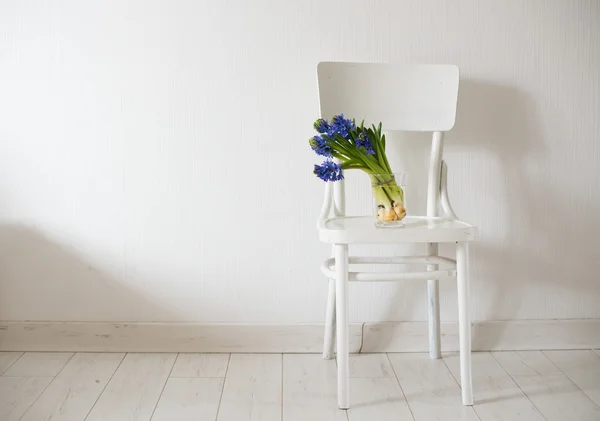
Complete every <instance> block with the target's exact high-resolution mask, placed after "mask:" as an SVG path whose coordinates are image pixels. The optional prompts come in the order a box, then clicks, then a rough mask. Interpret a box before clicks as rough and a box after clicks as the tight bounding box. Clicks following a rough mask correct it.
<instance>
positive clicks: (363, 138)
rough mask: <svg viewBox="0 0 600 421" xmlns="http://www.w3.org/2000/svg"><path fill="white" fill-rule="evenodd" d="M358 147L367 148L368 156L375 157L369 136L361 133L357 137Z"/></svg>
mask: <svg viewBox="0 0 600 421" xmlns="http://www.w3.org/2000/svg"><path fill="white" fill-rule="evenodd" d="M356 146H358V147H359V148H365V150H366V152H367V155H375V151H374V150H373V144H372V143H371V139H369V135H367V134H366V133H365V132H361V133H360V134H359V135H358V136H357V137H356Z"/></svg>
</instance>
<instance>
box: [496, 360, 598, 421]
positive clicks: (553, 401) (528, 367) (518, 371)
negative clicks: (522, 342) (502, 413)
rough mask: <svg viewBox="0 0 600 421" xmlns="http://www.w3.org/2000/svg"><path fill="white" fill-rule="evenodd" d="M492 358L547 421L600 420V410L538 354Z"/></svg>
mask: <svg viewBox="0 0 600 421" xmlns="http://www.w3.org/2000/svg"><path fill="white" fill-rule="evenodd" d="M493 356H494V358H496V360H497V361H498V362H499V363H500V365H502V367H503V368H504V369H505V370H506V372H507V373H508V374H509V375H510V376H511V377H512V378H513V380H514V381H515V382H516V383H517V384H518V385H519V387H520V388H521V390H523V392H525V394H526V395H527V396H528V397H529V399H530V400H531V401H532V402H533V404H534V405H535V406H536V408H537V409H538V410H539V411H540V412H541V414H542V415H543V416H544V418H545V419H546V421H564V420H569V419H571V420H577V421H598V420H600V408H598V406H597V405H596V404H595V403H594V402H592V400H591V399H589V398H588V397H587V395H586V394H585V393H583V392H582V391H581V389H579V388H578V387H577V386H576V385H575V384H574V383H573V382H572V381H571V379H569V378H568V377H567V376H566V375H565V374H563V373H562V372H561V371H560V370H559V369H558V368H557V367H556V366H555V365H554V364H553V363H552V362H551V361H550V360H549V359H548V358H547V357H546V356H545V355H544V354H542V353H541V352H540V351H521V352H495V353H493Z"/></svg>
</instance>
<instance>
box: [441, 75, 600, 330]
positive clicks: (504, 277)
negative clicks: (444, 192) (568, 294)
mask: <svg viewBox="0 0 600 421" xmlns="http://www.w3.org/2000/svg"><path fill="white" fill-rule="evenodd" d="M550 126H552V125H550ZM543 135H544V134H543V133H542V131H541V128H540V122H539V119H538V117H537V115H536V109H535V107H534V105H533V103H532V101H531V100H530V99H529V98H528V97H527V96H526V95H525V94H524V93H521V92H519V91H517V90H515V89H514V88H511V87H507V86H500V85H494V84H489V83H484V82H480V81H475V80H466V81H464V82H463V81H461V90H460V96H459V108H458V117H457V125H456V127H455V129H454V130H453V131H452V132H451V140H449V142H448V143H449V144H450V143H451V144H453V145H459V146H464V147H465V149H467V150H468V151H478V150H483V151H484V152H485V153H486V155H488V156H489V157H491V159H496V160H497V164H498V167H499V169H500V170H501V171H502V174H503V175H504V177H505V179H504V180H505V182H504V191H501V190H498V192H499V194H498V195H494V194H493V193H489V192H476V191H473V193H472V194H477V195H480V196H481V197H485V198H486V200H489V201H492V202H493V205H494V206H497V207H498V210H499V213H500V214H501V215H502V217H501V218H497V219H498V220H501V221H502V227H501V229H500V230H498V232H501V233H502V236H503V238H495V239H491V240H492V241H489V240H486V233H485V232H482V233H481V234H482V236H481V239H482V241H480V242H477V243H476V244H474V246H473V247H472V265H473V269H474V271H473V272H474V274H475V276H476V277H478V278H481V279H473V281H472V285H473V293H472V296H483V295H484V294H485V295H487V296H488V297H489V296H491V297H493V299H492V301H491V302H492V304H491V306H490V308H489V310H488V311H487V316H486V319H490V320H497V319H511V318H514V317H515V316H516V313H517V312H518V311H519V310H520V309H521V307H522V306H523V305H532V304H533V303H531V295H530V296H529V300H528V301H529V302H528V303H527V304H526V303H524V302H522V301H521V293H522V292H523V290H524V289H523V288H521V289H519V288H518V287H519V286H523V287H524V288H525V289H528V290H530V291H531V290H535V291H536V293H537V294H538V295H539V298H540V300H539V304H538V305H539V310H538V311H537V313H538V314H539V316H540V317H539V318H543V317H544V315H543V314H541V311H542V309H546V308H548V309H550V310H551V311H554V310H556V308H551V307H550V306H548V305H547V302H546V294H545V292H544V290H546V291H547V290H548V289H553V290H555V293H554V295H555V296H559V295H560V293H561V290H571V291H572V290H575V291H576V293H577V294H578V295H580V296H581V297H582V299H584V300H585V299H586V298H587V299H591V300H593V299H594V297H595V299H596V300H597V299H599V298H600V287H599V284H598V283H597V282H596V281H595V278H596V277H595V275H594V274H596V273H598V270H600V261H599V259H597V250H598V249H599V246H600V241H599V240H598V239H599V238H600V236H599V235H598V234H600V220H599V219H598V218H597V217H595V216H594V215H598V211H599V210H598V209H597V208H594V209H589V208H585V209H584V208H583V206H582V204H581V203H579V201H578V200H577V198H576V197H574V196H573V195H571V194H570V192H569V191H565V186H569V184H568V183H569V180H568V179H565V180H563V182H562V183H561V186H558V187H557V186H555V185H553V184H552V183H550V182H548V180H547V178H546V177H547V174H548V171H565V170H568V169H567V168H556V169H550V168H548V167H547V164H546V166H544V165H545V163H544V162H543V161H544V155H545V154H546V153H547V152H548V151H546V150H545V149H544V147H545V146H544V145H545V144H544V142H543ZM538 168H541V171H539V172H537V173H536V171H537V169H538ZM450 170H451V169H450ZM571 183H573V181H571ZM570 198H574V199H575V200H568V199H570ZM488 205H489V204H488ZM486 208H487V209H489V206H486ZM586 218H588V220H586ZM488 238H489V237H488ZM553 316H554V318H556V317H557V314H556V311H554V314H553ZM474 333H475V335H474V341H476V340H477V338H476V332H474Z"/></svg>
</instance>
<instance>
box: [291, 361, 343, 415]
mask: <svg viewBox="0 0 600 421" xmlns="http://www.w3.org/2000/svg"><path fill="white" fill-rule="evenodd" d="M336 373H337V371H336V365H335V361H334V360H324V359H323V357H322V356H321V355H320V354H284V355H283V420H284V421H303V420H307V421H308V420H327V421H345V420H347V416H346V411H342V410H339V409H338V406H337V374H336Z"/></svg>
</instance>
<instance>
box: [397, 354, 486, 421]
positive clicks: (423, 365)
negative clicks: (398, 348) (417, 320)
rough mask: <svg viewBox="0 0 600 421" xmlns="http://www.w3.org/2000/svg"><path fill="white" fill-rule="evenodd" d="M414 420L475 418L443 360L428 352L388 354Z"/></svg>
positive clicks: (469, 420)
mask: <svg viewBox="0 0 600 421" xmlns="http://www.w3.org/2000/svg"><path fill="white" fill-rule="evenodd" d="M388 355H389V358H390V361H391V363H392V366H393V367H394V371H395V373H396V376H397V378H398V380H399V381H400V386H401V387H402V390H403V391H404V395H405V396H406V400H407V401H408V405H409V407H410V409H411V411H412V414H413V416H414V419H415V421H431V420H444V421H475V420H478V419H479V418H478V417H477V415H476V414H475V412H474V411H473V408H472V407H468V406H463V405H462V403H461V398H460V388H459V387H458V384H457V383H456V381H455V380H454V378H453V377H452V374H451V373H450V371H448V368H447V367H446V365H445V364H444V361H442V360H441V359H440V360H432V359H430V358H429V355H427V354H420V353H419V354H416V353H406V354H388Z"/></svg>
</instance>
